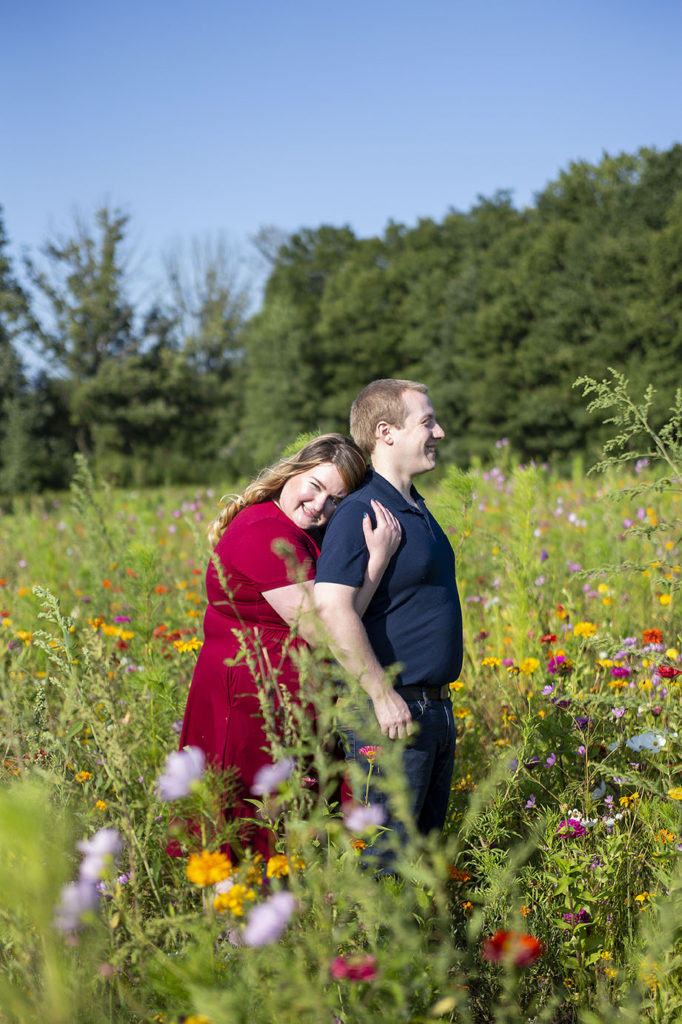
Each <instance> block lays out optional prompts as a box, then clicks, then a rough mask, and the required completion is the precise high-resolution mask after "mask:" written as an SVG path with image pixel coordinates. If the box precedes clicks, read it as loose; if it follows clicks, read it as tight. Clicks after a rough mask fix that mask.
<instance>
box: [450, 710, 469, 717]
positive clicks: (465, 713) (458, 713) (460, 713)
mask: <svg viewBox="0 0 682 1024" xmlns="http://www.w3.org/2000/svg"><path fill="white" fill-rule="evenodd" d="M452 713H453V715H454V716H455V718H467V717H468V716H469V715H470V714H471V710H470V709H469V708H455V709H454V710H453V712H452Z"/></svg>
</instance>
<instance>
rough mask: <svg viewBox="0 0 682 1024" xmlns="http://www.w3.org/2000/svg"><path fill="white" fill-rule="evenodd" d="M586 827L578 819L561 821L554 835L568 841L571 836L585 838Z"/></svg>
mask: <svg viewBox="0 0 682 1024" xmlns="http://www.w3.org/2000/svg"><path fill="white" fill-rule="evenodd" d="M585 831H586V829H585V826H584V825H583V823H582V822H581V821H579V820H578V819H577V818H569V819H568V821H566V820H564V821H560V822H559V827H558V829H557V830H556V832H555V833H554V835H555V836H561V837H562V838H564V839H568V838H569V836H584V835H585Z"/></svg>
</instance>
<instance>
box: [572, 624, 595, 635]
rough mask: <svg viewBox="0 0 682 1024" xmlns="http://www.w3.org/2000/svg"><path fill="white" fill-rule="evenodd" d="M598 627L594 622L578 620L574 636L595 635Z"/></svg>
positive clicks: (574, 628)
mask: <svg viewBox="0 0 682 1024" xmlns="http://www.w3.org/2000/svg"><path fill="white" fill-rule="evenodd" d="M596 632H597V627H596V626H595V624H594V623H593V622H576V624H575V626H574V627H573V635H574V636H594V634H595V633H596Z"/></svg>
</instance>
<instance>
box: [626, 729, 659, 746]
mask: <svg viewBox="0 0 682 1024" xmlns="http://www.w3.org/2000/svg"><path fill="white" fill-rule="evenodd" d="M665 744H666V740H665V736H662V735H661V734H660V733H656V732H642V733H639V735H637V736H631V737H630V739H628V740H626V741H625V746H626V747H628V748H629V749H630V750H662V749H663V747H664V746H665Z"/></svg>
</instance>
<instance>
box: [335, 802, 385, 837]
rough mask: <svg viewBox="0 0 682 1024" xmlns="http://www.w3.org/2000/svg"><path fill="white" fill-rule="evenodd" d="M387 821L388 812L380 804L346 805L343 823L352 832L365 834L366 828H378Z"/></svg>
mask: <svg viewBox="0 0 682 1024" xmlns="http://www.w3.org/2000/svg"><path fill="white" fill-rule="evenodd" d="M385 820H386V811H385V810H384V808H383V807H382V806H381V805H380V804H368V805H366V806H365V805H364V804H360V805H357V806H354V805H353V804H345V805H344V808H343V823H344V825H345V826H346V828H347V829H348V830H349V831H350V832H363V831H364V830H365V829H366V828H376V827H378V826H379V825H383V823H384V821H385Z"/></svg>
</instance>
